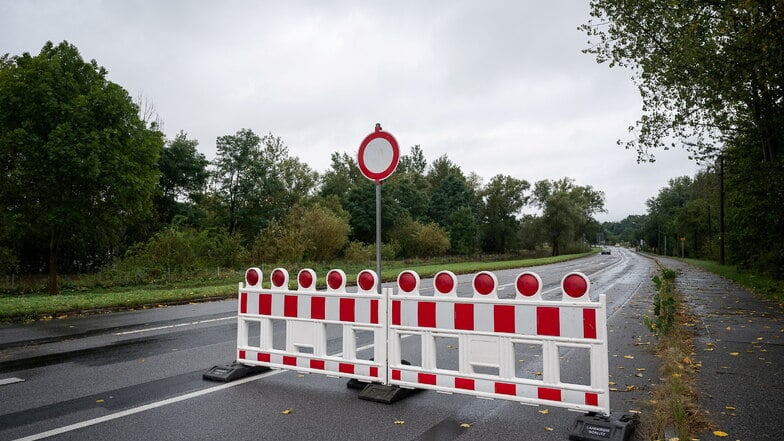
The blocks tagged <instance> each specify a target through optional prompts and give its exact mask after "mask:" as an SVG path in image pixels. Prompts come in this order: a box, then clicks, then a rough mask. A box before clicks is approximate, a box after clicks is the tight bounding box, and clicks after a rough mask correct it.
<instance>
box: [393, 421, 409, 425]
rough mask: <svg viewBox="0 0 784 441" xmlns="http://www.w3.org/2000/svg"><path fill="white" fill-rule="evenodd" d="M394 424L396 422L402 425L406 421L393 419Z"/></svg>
mask: <svg viewBox="0 0 784 441" xmlns="http://www.w3.org/2000/svg"><path fill="white" fill-rule="evenodd" d="M395 424H397V425H398V426H402V425H403V424H406V422H405V421H403V420H395Z"/></svg>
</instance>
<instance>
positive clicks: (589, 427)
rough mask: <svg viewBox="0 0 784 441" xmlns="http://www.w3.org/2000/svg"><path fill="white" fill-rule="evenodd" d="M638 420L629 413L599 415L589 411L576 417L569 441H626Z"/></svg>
mask: <svg viewBox="0 0 784 441" xmlns="http://www.w3.org/2000/svg"><path fill="white" fill-rule="evenodd" d="M638 422H639V416H638V415H636V414H631V413H618V412H611V413H610V415H600V414H597V413H593V412H589V413H587V414H585V415H581V416H579V417H577V419H576V420H575V422H574V425H572V430H571V431H570V432H569V440H570V441H605V440H611V441H628V440H629V439H630V438H631V436H632V433H633V432H634V429H635V428H636V427H637V423H638Z"/></svg>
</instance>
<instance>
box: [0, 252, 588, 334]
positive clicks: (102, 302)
mask: <svg viewBox="0 0 784 441" xmlns="http://www.w3.org/2000/svg"><path fill="white" fill-rule="evenodd" d="M596 252H598V251H597V250H593V251H590V252H587V253H580V254H570V255H564V256H557V257H545V258H536V259H524V260H511V261H498V262H461V263H438V264H417V265H412V264H406V263H404V262H394V263H390V264H389V265H387V266H382V271H381V273H382V274H381V278H382V280H383V281H394V280H396V279H397V276H398V274H400V272H401V271H403V270H405V269H411V270H414V271H416V272H417V273H418V274H419V275H420V277H422V278H426V277H432V276H433V275H435V274H436V273H437V272H439V271H442V270H449V271H452V272H454V273H455V274H471V273H476V272H479V271H498V270H504V269H514V268H525V267H532V266H538V265H547V264H551V263H557V262H563V261H566V260H572V259H577V258H580V257H585V256H588V255H590V254H595V253H596ZM365 268H369V267H365ZM365 268H355V269H345V270H344V271H346V277H347V279H348V281H349V284H353V283H354V282H355V281H356V276H357V273H359V271H361V270H362V269H365ZM370 269H374V268H370ZM289 271H290V272H291V273H292V274H291V275H290V278H291V279H292V280H291V287H292V288H294V287H295V286H296V285H295V284H296V273H295V272H294V271H293V270H289ZM268 272H269V270H268V269H266V268H265V273H268ZM316 274H317V276H319V278H318V280H317V286H319V287H324V286H326V281H325V278H326V271H320V270H318V269H317V270H316ZM265 276H268V274H265ZM241 281H242V279H241V276H240V278H238V279H237V280H236V281H235V282H233V283H227V284H223V283H222V284H216V285H213V286H201V284H196V285H198V286H187V285H188V284H187V283H186V282H179V283H178V285H180V287H171V286H169V287H161V286H144V287H134V288H125V289H117V288H113V289H110V290H107V289H100V288H96V289H94V290H86V291H79V292H66V293H63V294H59V295H55V296H50V295H47V294H43V293H35V294H23V295H4V296H0V320H1V321H6V322H8V321H13V322H17V321H24V320H36V319H51V318H59V317H66V316H69V315H72V314H82V313H92V312H98V311H116V310H123V309H138V308H144V307H155V306H157V305H166V304H177V303H187V302H197V301H205V300H213V299H220V298H230V297H234V296H236V294H237V287H238V283H239V282H241ZM264 282H266V283H263V284H262V286H265V287H269V280H265V281H264ZM183 285H184V287H183Z"/></svg>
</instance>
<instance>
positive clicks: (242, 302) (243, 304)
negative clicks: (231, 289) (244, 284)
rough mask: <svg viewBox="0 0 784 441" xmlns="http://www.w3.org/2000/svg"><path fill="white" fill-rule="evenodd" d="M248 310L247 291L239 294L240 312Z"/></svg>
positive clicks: (244, 312)
mask: <svg viewBox="0 0 784 441" xmlns="http://www.w3.org/2000/svg"><path fill="white" fill-rule="evenodd" d="M247 312H248V293H246V292H243V293H241V294H240V314H247Z"/></svg>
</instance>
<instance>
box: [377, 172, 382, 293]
mask: <svg viewBox="0 0 784 441" xmlns="http://www.w3.org/2000/svg"><path fill="white" fill-rule="evenodd" d="M376 275H377V276H378V286H377V290H378V293H379V294H381V181H376Z"/></svg>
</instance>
